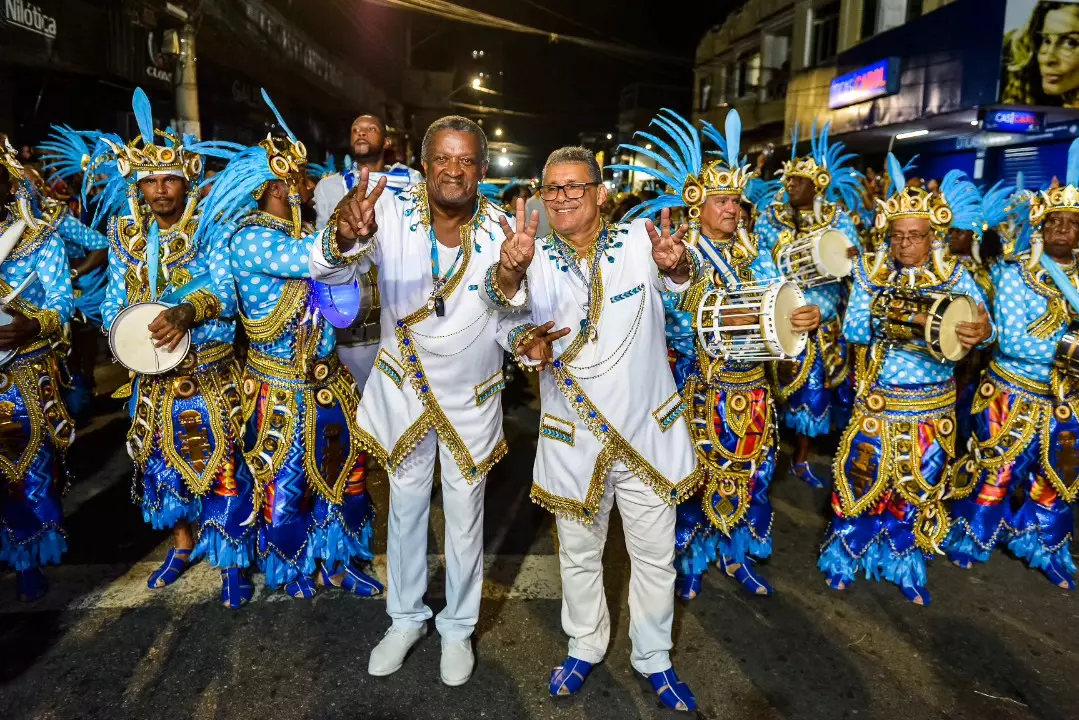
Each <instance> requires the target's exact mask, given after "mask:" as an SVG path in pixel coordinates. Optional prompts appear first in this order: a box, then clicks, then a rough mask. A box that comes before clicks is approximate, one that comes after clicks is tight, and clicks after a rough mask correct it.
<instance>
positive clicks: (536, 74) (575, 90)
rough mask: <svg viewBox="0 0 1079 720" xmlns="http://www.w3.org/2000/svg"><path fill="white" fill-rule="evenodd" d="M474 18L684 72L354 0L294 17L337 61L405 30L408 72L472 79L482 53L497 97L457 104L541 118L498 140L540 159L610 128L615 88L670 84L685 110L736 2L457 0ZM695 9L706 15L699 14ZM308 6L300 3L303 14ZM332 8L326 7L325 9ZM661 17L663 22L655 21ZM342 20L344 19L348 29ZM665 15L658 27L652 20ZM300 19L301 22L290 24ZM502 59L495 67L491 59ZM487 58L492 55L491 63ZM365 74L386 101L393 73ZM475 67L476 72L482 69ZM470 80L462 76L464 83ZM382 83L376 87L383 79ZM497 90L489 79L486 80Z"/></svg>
mask: <svg viewBox="0 0 1079 720" xmlns="http://www.w3.org/2000/svg"><path fill="white" fill-rule="evenodd" d="M456 2H457V4H459V5H463V6H465V7H469V8H472V9H475V10H479V11H481V12H486V13H489V14H492V15H497V16H499V17H502V18H505V19H508V20H513V21H516V22H520V23H523V24H527V25H530V26H533V27H538V28H541V29H543V30H547V31H550V32H556V33H560V34H564V35H577V36H581V37H588V38H591V39H596V40H606V41H613V42H622V43H629V44H632V45H635V46H637V47H639V48H644V49H648V50H652V51H655V52H661V53H664V54H667V55H676V56H682V57H684V58H686V63H685V65H683V66H680V67H679V66H672V65H664V64H659V63H655V62H651V61H641V60H636V59H632V60H631V59H627V58H625V57H621V56H615V55H608V54H604V53H601V52H597V51H594V50H591V49H586V48H583V47H580V46H577V45H570V44H556V45H552V44H550V43H549V42H548V41H547V39H546V38H545V37H540V36H530V35H523V34H519V33H507V32H502V31H495V30H489V29H487V28H481V27H476V26H472V25H467V24H463V23H457V22H453V21H448V20H443V19H441V18H437V17H433V16H430V15H425V14H422V13H416V12H407V11H403V10H397V9H391V8H386V7H382V6H378V5H373V4H370V3H365V2H363V1H362V0H328V4H329V5H330V8H327V11H326V13H324V14H321V15H319V16H315V17H312V15H311V14H309V13H305V12H301V13H298V14H299V15H300V16H306V20H307V22H315V23H318V25H317V26H316V27H313V28H311V29H312V30H314V31H315V32H313V33H312V34H313V35H315V36H316V37H318V39H319V40H320V41H321V42H325V43H326V44H327V45H328V46H333V47H334V48H335V50H337V51H340V52H342V53H343V54H346V55H347V54H349V53H350V52H351V53H353V54H354V56H366V57H367V58H370V57H371V52H372V51H378V52H380V53H381V54H383V55H386V54H389V53H391V52H392V49H391V47H392V46H393V45H394V44H396V46H397V47H403V44H404V43H403V31H404V27H405V24H406V19H407V22H410V23H411V32H412V38H413V43H419V42H420V41H421V40H424V39H425V38H428V37H429V38H430V39H429V40H427V41H425V42H422V43H420V46H419V47H417V48H416V50H415V51H414V53H413V57H412V65H413V67H416V68H419V69H425V70H450V69H454V68H457V69H459V70H461V71H464V72H471V70H470V69H469V68H468V63H469V62H470V61H471V56H470V53H471V50H472V49H477V48H480V49H484V50H485V54H486V55H487V59H486V61H485V65H486V67H485V69H486V71H487V72H489V73H492V74H497V72H499V71H501V72H502V73H503V75H502V77H501V80H502V91H503V93H502V95H501V96H499V97H492V96H483V95H478V96H477V95H475V94H473V95H472V97H463V96H465V95H468V92H467V91H465V92H463V93H461V95H462V96H459V97H458V98H455V99H460V100H464V101H469V102H472V101H474V100H475V99H476V98H477V97H478V98H481V99H483V100H485V101H486V102H487V103H488V104H498V103H504V107H505V108H507V109H512V110H517V111H523V112H529V113H537V114H540V115H542V118H505V119H503V120H501V121H500V122H499V123H498V124H499V125H501V126H502V127H504V128H505V131H506V134H505V136H504V139H506V140H509V141H512V142H516V143H520V144H523V145H526V146H529V147H530V148H532V149H533V150H534V151H535V152H536V153H537V154H540V155H546V153H547V152H548V151H549V150H550V149H552V148H554V147H556V146H558V145H562V144H568V143H573V142H576V141H577V139H578V133H579V132H607V131H613V130H614V129H615V124H616V120H617V116H618V102H619V96H620V93H621V90H622V88H623V87H625V86H626V85H628V84H630V83H633V82H647V83H655V84H662V85H678V86H683V87H684V88H686V91H685V92H686V109H688V104H689V97H690V88H691V86H692V83H693V70H692V58H693V55H694V52H695V50H696V45H697V42H698V41H699V39H700V38H701V37H702V36H703V34H704V33H705V32H706V31H707V30H708V29H709V28H710V27H712V26H713V25H716V24H718V23H721V22H722V21H723V19H724V18H725V17H726V15H727V13H728V12H729V11H730V9H731V7H732V6H733V7H736V6H738V5H739V4H740V2H738V0H714V1H713V2H710V3H707V4H705V3H701V2H688V1H687V0H668V1H667V2H663V3H657V2H653V3H649V4H648V5H644V4H639V3H629V2H625V0H622V1H621V2H609V1H600V0H513V1H512V2H509V1H507V0H502V1H501V2H499V1H497V0H456ZM275 4H278V5H279V6H286V7H288V6H291V9H293V10H300V7H299V6H300V5H301V4H300V3H297V2H296V0H277V2H275ZM702 5H703V6H705V7H707V8H708V9H707V10H705V11H703V12H702V11H701V10H700V8H701V7H702ZM307 7H308V6H307V5H306V4H305V3H304V4H303V9H306V8H307ZM331 8H332V9H331ZM661 12H662V15H661ZM345 13H352V16H351V18H348V21H347V22H342V21H343V20H345V19H346V15H345ZM662 17H665V18H666V20H665V21H664V20H662V19H660V18H662ZM297 19H299V18H297ZM499 55H501V61H499V60H498V57H499ZM492 56H493V57H492ZM365 62H366V64H367V70H366V72H365V74H366V75H367V76H368V77H370V78H371V80H372V81H374V82H376V83H379V84H382V85H383V86H384V87H385V88H386V90H387V91H388V92H390V93H391V94H397V93H396V91H395V88H393V87H392V85H393V79H392V69H391V68H390V67H388V66H386V65H385V64H382V65H379V64H378V63H377V59H376V60H374V61H371V60H368V61H365ZM481 69H484V68H482V67H481ZM468 77H469V76H465V77H463V79H462V81H463V82H464V83H466V82H467V81H468ZM386 80H388V81H389V82H380V81H386ZM484 84H485V85H490V86H492V87H497V80H495V79H492V80H490V81H487V80H485V81H484Z"/></svg>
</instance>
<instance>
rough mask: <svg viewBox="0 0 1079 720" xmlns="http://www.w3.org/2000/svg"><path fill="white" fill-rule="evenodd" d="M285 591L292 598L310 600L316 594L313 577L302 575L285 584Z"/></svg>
mask: <svg viewBox="0 0 1079 720" xmlns="http://www.w3.org/2000/svg"><path fill="white" fill-rule="evenodd" d="M285 592H286V593H288V596H289V597H291V598H296V599H297V600H309V599H310V598H313V597H314V596H315V584H314V583H313V582H311V578H309V577H307V576H306V575H301V576H300V577H298V578H296V579H295V580H293V581H292V582H290V583H286V584H285Z"/></svg>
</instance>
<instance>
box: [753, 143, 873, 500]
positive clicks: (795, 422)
mask: <svg viewBox="0 0 1079 720" xmlns="http://www.w3.org/2000/svg"><path fill="white" fill-rule="evenodd" d="M828 129H829V126H828V125H825V126H824V128H823V130H821V132H820V135H819V136H818V135H817V132H816V127H815V126H814V128H813V133H812V135H811V137H810V140H811V142H812V152H811V154H810V155H808V156H806V157H797V156H796V154H795V153H796V152H797V146H798V140H797V136H796V137H795V139H794V145H793V149H792V151H791V159H790V160H789V161H788V162H786V163H784V166H783V181H784V183H785V184H786V183H789V182H790V179H791V178H795V177H801V178H806V179H807V180H809V181H811V182H812V183H813V185H814V189H815V191H816V195H815V200H814V207H813V209H812V210H806V211H804V212H802V213H800V214H799V215H798V216H797V218H796V216H795V213H794V211H793V210H792V208H791V206H790V204H789V202H788V201H787V198H786V194H785V193H781V194H780V195H779V196H778V197H777V198H776V200H775V202H773V203H772V204H771V205H769V206H768V207H767V209H766V210H765V211H764V212H763V213H761V216H760V218H759V219H758V220H757V224H756V227H755V231H756V233H757V238H758V242H759V245H760V252H761V253H762V254H768V255H770V256H771V257H772V259H773V260H774V261H775V262H776V263H777V264H778V262H779V258H780V255H781V253H783V251H784V249H785V248H786V247H787V246H788V245H790V244H791V243H794V242H795V241H796V240H800V239H801V238H804V237H806V236H807V235H811V234H814V233H821V232H824V231H826V230H829V229H832V230H838V231H839V232H842V233H843V234H844V235H845V236H846V237H847V239H848V240H849V241H850V244H851V245H852V246H853V247H855V248H859V249H860V246H861V239H860V236H859V233H858V229H857V228H856V227H855V224H854V222H853V220H851V216H850V214H849V213H848V212H847V211H846V210H844V209H843V208H842V207H841V206H840V205H839V201H840V200H841V199H847V200H848V202H850V198H853V197H857V195H858V188H859V186H860V183H861V177H862V175H861V173H858V172H857V171H854V170H851V169H850V168H847V167H846V163H847V161H848V160H849V159H850V158H852V157H854V156H853V155H851V154H843V150H844V146H843V143H832V144H831V145H829V143H828ZM785 187H786V185H785ZM802 291H803V292H804V293H805V296H806V301H807V302H808V303H809V304H811V305H816V306H817V307H819V308H820V313H821V325H820V328H818V329H817V330H815V331H813V332H811V333H810V336H809V343H808V345H807V346H806V349H805V351H804V352H803V353H802V354H801V355H800V356H799V357H798V358H797V359H796V360H794V361H784V362H779V363H772V364H771V366H770V370H771V373H772V380H773V383H774V388H775V393H776V400H777V401H778V402H779V403H780V404H782V405H783V406H784V407H783V409H782V412H781V414H782V416H783V422H784V424H785V425H786V426H787V427H789V428H792V429H793V430H794V431H795V432H797V433H798V434H799V435H804V436H807V437H818V436H821V435H827V434H828V433H830V432H831V431H832V428H833V426H839V427H840V428H842V427H843V425H841V423H842V421H844V420H845V419H846V417H845V413H837V414H838V415H840V417H833V414H834V413H833V405H834V404H835V403H836V400H837V398H836V395H837V394H840V393H844V392H846V391H847V390H848V388H849V382H848V377H849V374H850V365H849V361H848V356H847V344H846V341H845V340H844V339H843V334H842V332H841V328H840V315H839V305H840V302H841V300H842V295H843V284H842V283H840V282H832V283H828V284H824V285H816V286H814V287H803V290H802ZM848 401H849V398H848ZM793 471H794V472H795V474H797V475H798V476H799V477H801V478H802V479H803V480H806V481H807V482H809V483H810V484H812V485H815V486H823V483H822V482H821V481H820V480H818V479H817V478H816V477H815V476H814V475H813V473H812V472H811V471H810V469H809V466H808V463H802V464H800V465H796V466H795V467H794V468H793Z"/></svg>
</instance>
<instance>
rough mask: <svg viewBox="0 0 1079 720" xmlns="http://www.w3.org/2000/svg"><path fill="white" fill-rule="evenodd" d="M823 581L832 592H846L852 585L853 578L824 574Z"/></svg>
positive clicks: (836, 574) (837, 574)
mask: <svg viewBox="0 0 1079 720" xmlns="http://www.w3.org/2000/svg"><path fill="white" fill-rule="evenodd" d="M824 577H825V581H826V582H827V583H828V587H830V588H832V589H833V590H846V589H847V588H849V587H850V586H851V585H853V584H854V578H847V577H843V576H842V575H840V574H839V573H826V574H825V576H824Z"/></svg>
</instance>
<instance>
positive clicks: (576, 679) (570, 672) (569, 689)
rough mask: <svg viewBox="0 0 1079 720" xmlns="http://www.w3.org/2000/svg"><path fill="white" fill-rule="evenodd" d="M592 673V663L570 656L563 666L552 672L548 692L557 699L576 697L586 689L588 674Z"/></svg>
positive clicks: (563, 662)
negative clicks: (585, 683)
mask: <svg viewBox="0 0 1079 720" xmlns="http://www.w3.org/2000/svg"><path fill="white" fill-rule="evenodd" d="M590 672H592V663H590V662H585V661H584V660H578V659H577V658H575V657H573V656H572V655H570V656H569V657H567V658H566V659H565V660H563V661H562V664H561V665H559V666H558V667H556V668H555V669H554V670H552V671H551V681H550V682H549V683H548V684H547V690H548V691H549V692H550V693H551V695H554V696H555V697H566V696H567V695H576V694H577V693H579V692H580V691H581V688H582V687H584V681H585V680H587V679H588V673H590Z"/></svg>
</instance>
